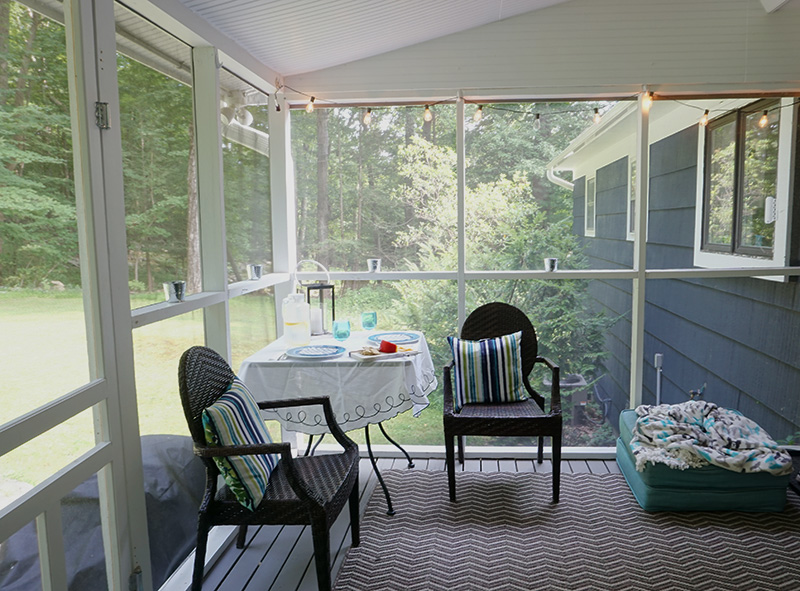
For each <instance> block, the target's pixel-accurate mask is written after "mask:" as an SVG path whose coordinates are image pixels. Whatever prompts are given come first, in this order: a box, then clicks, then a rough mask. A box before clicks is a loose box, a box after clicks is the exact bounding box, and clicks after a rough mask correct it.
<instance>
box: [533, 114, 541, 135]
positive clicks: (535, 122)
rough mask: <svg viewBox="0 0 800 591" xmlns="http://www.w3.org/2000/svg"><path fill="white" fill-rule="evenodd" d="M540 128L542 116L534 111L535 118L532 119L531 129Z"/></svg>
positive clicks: (537, 129)
mask: <svg viewBox="0 0 800 591" xmlns="http://www.w3.org/2000/svg"><path fill="white" fill-rule="evenodd" d="M541 128H542V116H541V115H540V114H539V113H536V118H535V119H534V120H533V131H539V130H540V129H541Z"/></svg>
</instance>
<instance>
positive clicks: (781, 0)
mask: <svg viewBox="0 0 800 591" xmlns="http://www.w3.org/2000/svg"><path fill="white" fill-rule="evenodd" d="M788 2H789V0H761V6H763V7H764V10H766V11H767V12H775V11H776V10H779V9H780V8H781V7H782V6H783V5H784V4H786V3H788Z"/></svg>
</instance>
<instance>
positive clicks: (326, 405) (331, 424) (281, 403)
mask: <svg viewBox="0 0 800 591" xmlns="http://www.w3.org/2000/svg"><path fill="white" fill-rule="evenodd" d="M315 405H321V406H322V412H323V414H324V415H325V423H326V424H327V426H328V431H330V432H331V435H333V438H334V439H335V440H336V441H337V442H339V445H341V446H342V447H343V448H345V449H351V448H356V449H357V448H358V445H357V444H356V442H355V441H353V440H352V439H350V438H349V437H348V436H347V435H345V433H344V431H342V428H341V427H340V426H339V423H337V422H336V417H335V416H334V414H333V407H332V406H331V400H330V398H328V397H327V396H313V397H309V398H295V399H293V400H269V401H264V402H259V403H258V408H260V409H261V410H270V409H273V408H288V407H293V406H315Z"/></svg>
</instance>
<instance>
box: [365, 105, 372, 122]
mask: <svg viewBox="0 0 800 591" xmlns="http://www.w3.org/2000/svg"><path fill="white" fill-rule="evenodd" d="M363 121H364V125H369V124H370V123H372V109H367V112H366V113H364V119H363Z"/></svg>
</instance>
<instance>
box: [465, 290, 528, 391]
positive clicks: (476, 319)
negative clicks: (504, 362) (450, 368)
mask: <svg viewBox="0 0 800 591" xmlns="http://www.w3.org/2000/svg"><path fill="white" fill-rule="evenodd" d="M517 331H522V343H521V344H520V349H521V351H522V375H524V376H526V377H527V376H528V375H529V374H530V373H531V370H532V369H533V365H534V364H535V363H536V356H537V355H538V354H539V341H538V340H537V338H536V331H535V330H534V328H533V324H531V321H530V320H529V319H528V317H527V316H526V315H525V313H524V312H523V311H522V310H520V309H519V308H515V307H514V306H512V305H510V304H505V303H503V302H492V303H490V304H484V305H483V306H481V307H479V308H476V309H475V310H473V311H472V313H471V314H470V315H469V316H468V317H467V319H466V321H465V322H464V326H463V327H462V328H461V338H462V339H468V340H470V341H477V340H480V339H491V338H494V337H501V336H503V335H507V334H511V333H514V332H517Z"/></svg>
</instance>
